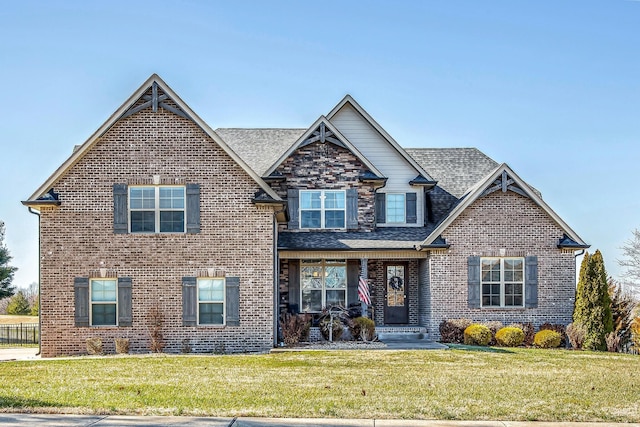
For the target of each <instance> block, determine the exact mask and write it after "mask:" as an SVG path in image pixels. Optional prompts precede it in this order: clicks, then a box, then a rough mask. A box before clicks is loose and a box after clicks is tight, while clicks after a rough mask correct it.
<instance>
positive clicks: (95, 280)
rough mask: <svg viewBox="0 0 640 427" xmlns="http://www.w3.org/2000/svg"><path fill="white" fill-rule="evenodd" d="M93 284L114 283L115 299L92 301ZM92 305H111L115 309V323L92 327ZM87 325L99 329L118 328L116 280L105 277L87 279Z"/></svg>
mask: <svg viewBox="0 0 640 427" xmlns="http://www.w3.org/2000/svg"><path fill="white" fill-rule="evenodd" d="M94 282H114V284H115V286H116V288H115V294H116V299H115V300H114V301H93V283H94ZM94 305H113V306H115V308H116V319H115V323H113V324H109V325H94V324H93V306H94ZM89 325H90V326H95V327H98V328H101V327H114V326H118V279H117V278H114V277H106V278H102V277H100V278H98V277H96V278H94V279H89Z"/></svg>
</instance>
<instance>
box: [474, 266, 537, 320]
mask: <svg viewBox="0 0 640 427" xmlns="http://www.w3.org/2000/svg"><path fill="white" fill-rule="evenodd" d="M508 259H509V260H518V261H520V262H521V263H522V280H521V281H519V282H517V281H515V280H512V281H510V282H509V283H510V284H519V285H521V286H522V304H521V305H506V304H505V295H506V293H505V285H506V283H505V278H504V272H505V270H504V262H505V260H508ZM484 260H497V261H499V262H500V281H499V282H494V281H487V282H485V281H483V280H482V261H484ZM525 269H526V262H525V259H524V257H509V256H504V257H480V308H486V309H495V308H507V309H511V308H525V301H524V299H525V277H526V271H525ZM484 284H488V285H491V284H499V285H500V305H487V306H485V305H484V304H483V303H482V299H483V291H482V287H483V286H482V285H484Z"/></svg>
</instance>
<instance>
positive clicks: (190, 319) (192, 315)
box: [182, 277, 198, 326]
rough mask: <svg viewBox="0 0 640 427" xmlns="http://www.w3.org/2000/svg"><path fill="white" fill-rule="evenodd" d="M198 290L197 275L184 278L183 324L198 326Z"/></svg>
mask: <svg viewBox="0 0 640 427" xmlns="http://www.w3.org/2000/svg"><path fill="white" fill-rule="evenodd" d="M197 298H198V290H197V280H196V278H195V277H183V278H182V326H196V323H197V319H198V301H197Z"/></svg>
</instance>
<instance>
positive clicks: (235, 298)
mask: <svg viewBox="0 0 640 427" xmlns="http://www.w3.org/2000/svg"><path fill="white" fill-rule="evenodd" d="M225 282H226V288H227V289H226V305H227V306H226V307H225V309H226V310H225V311H226V316H227V319H226V322H225V323H226V325H227V326H240V278H239V277H227V278H226V280H225Z"/></svg>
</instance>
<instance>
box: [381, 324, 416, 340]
mask: <svg viewBox="0 0 640 427" xmlns="http://www.w3.org/2000/svg"><path fill="white" fill-rule="evenodd" d="M376 334H378V340H380V341H382V342H386V341H417V340H426V339H427V338H428V334H427V328H424V327H421V326H400V327H389V326H376Z"/></svg>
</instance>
